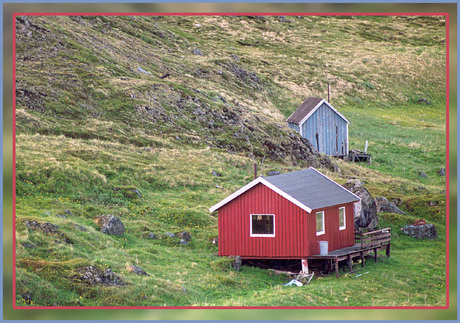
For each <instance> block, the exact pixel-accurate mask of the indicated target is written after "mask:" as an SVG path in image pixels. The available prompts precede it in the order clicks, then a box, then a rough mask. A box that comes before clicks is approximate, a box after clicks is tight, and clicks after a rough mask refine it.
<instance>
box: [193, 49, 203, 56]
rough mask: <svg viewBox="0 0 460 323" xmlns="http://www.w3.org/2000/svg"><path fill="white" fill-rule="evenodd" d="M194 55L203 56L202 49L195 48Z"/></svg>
mask: <svg viewBox="0 0 460 323" xmlns="http://www.w3.org/2000/svg"><path fill="white" fill-rule="evenodd" d="M193 55H200V56H203V53H202V52H201V50H199V49H198V48H195V49H194V50H193Z"/></svg>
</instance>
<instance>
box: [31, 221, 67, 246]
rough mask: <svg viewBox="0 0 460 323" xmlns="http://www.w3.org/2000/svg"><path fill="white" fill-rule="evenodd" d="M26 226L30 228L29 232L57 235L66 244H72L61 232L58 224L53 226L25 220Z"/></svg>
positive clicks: (47, 223)
mask: <svg viewBox="0 0 460 323" xmlns="http://www.w3.org/2000/svg"><path fill="white" fill-rule="evenodd" d="M24 223H25V225H26V226H27V227H28V228H29V230H40V231H42V232H43V233H45V234H57V235H59V236H60V237H61V238H62V239H63V240H64V242H65V243H72V240H70V239H69V238H68V237H67V236H66V235H65V234H64V233H62V232H61V231H59V227H58V226H57V225H56V224H52V223H49V222H38V221H35V220H25V221H24ZM56 242H57V243H60V241H59V240H56Z"/></svg>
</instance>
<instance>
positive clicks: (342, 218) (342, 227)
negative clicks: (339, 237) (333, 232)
mask: <svg viewBox="0 0 460 323" xmlns="http://www.w3.org/2000/svg"><path fill="white" fill-rule="evenodd" d="M345 223H346V222H345V207H341V208H339V229H340V230H345V228H346V224H345Z"/></svg>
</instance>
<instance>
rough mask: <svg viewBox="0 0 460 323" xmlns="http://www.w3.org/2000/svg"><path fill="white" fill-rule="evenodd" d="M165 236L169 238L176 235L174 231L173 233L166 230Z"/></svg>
mask: <svg viewBox="0 0 460 323" xmlns="http://www.w3.org/2000/svg"><path fill="white" fill-rule="evenodd" d="M165 236H167V237H169V238H174V237H175V235H174V233H171V232H165Z"/></svg>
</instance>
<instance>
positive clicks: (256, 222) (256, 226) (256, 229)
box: [251, 214, 275, 237]
mask: <svg viewBox="0 0 460 323" xmlns="http://www.w3.org/2000/svg"><path fill="white" fill-rule="evenodd" d="M274 236H275V215H274V214H251V237H274Z"/></svg>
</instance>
